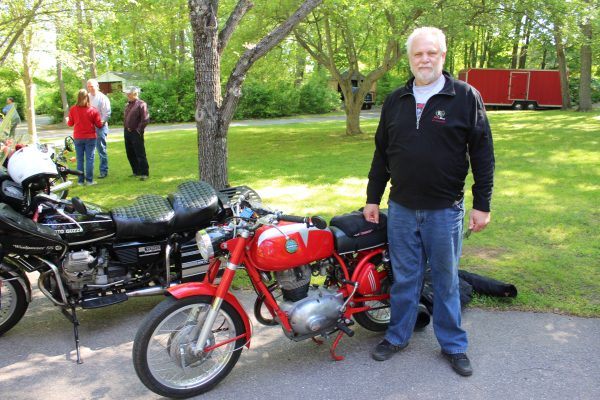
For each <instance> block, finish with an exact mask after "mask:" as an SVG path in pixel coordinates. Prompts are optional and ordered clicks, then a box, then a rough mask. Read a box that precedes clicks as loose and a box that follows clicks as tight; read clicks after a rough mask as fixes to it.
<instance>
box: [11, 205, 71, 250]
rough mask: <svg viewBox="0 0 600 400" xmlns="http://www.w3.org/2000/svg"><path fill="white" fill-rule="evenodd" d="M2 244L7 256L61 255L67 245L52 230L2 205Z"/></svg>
mask: <svg viewBox="0 0 600 400" xmlns="http://www.w3.org/2000/svg"><path fill="white" fill-rule="evenodd" d="M0 243H1V244H2V248H3V250H4V253H5V254H9V253H17V254H38V255H46V254H48V253H54V254H61V253H62V252H63V251H64V250H65V248H66V243H65V242H64V241H63V240H62V239H61V237H60V236H59V235H58V234H57V233H56V232H54V231H53V230H52V229H50V228H48V227H47V226H44V225H42V224H38V223H36V222H33V221H32V220H31V219H29V218H26V217H24V216H22V215H21V214H19V213H17V212H16V211H14V210H13V209H12V208H11V207H10V206H9V205H7V204H4V203H2V204H0Z"/></svg>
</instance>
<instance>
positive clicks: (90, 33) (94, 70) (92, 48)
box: [86, 7, 98, 79]
mask: <svg viewBox="0 0 600 400" xmlns="http://www.w3.org/2000/svg"><path fill="white" fill-rule="evenodd" d="M91 14H92V11H91V10H90V9H89V8H88V7H86V21H87V35H86V37H89V39H90V40H89V43H88V48H89V52H90V78H94V79H96V78H97V77H98V65H97V59H96V42H94V24H93V23H92V15H91Z"/></svg>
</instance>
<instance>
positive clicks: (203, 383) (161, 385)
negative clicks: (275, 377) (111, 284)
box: [133, 296, 246, 398]
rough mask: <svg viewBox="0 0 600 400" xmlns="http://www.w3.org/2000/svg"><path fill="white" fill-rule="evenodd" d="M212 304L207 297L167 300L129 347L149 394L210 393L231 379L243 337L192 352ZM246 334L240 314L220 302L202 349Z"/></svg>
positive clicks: (145, 322)
mask: <svg viewBox="0 0 600 400" xmlns="http://www.w3.org/2000/svg"><path fill="white" fill-rule="evenodd" d="M212 300H213V298H212V297H209V296H193V297H188V298H185V299H182V300H177V299H175V298H173V297H169V298H167V299H166V300H164V301H163V302H161V303H160V304H159V305H157V306H156V307H155V308H154V309H153V310H152V311H151V312H150V314H148V316H147V317H146V319H145V320H144V322H143V323H142V325H141V326H140V328H139V329H138V332H137V334H136V336H135V340H134V342H133V364H134V367H135V372H136V373H137V375H138V377H139V378H140V380H141V381H142V383H143V384H144V385H146V387H147V388H148V389H150V390H152V391H153V392H155V393H157V394H159V395H161V396H165V397H172V398H187V397H192V396H196V395H199V394H201V393H204V392H206V391H208V390H210V389H212V388H213V387H214V386H215V385H216V384H217V383H219V382H220V381H221V380H223V378H225V377H226V376H227V374H229V372H230V371H231V369H232V368H233V366H234V365H235V363H236V362H237V360H238V359H239V357H240V353H241V351H242V347H243V346H244V344H245V343H246V339H245V336H242V337H240V338H238V339H236V340H233V341H231V342H229V343H227V344H224V345H222V346H219V347H216V348H214V349H213V350H210V351H208V352H200V353H199V354H196V353H195V351H194V350H195V348H196V342H197V339H198V335H199V334H200V331H201V329H202V326H203V323H204V321H205V318H206V316H207V313H208V312H209V310H210V309H211V308H212V307H211V306H212ZM199 321H201V322H200V323H199ZM245 333H246V332H245V327H244V323H243V320H242V317H241V316H240V314H239V313H238V312H237V311H236V310H235V309H234V308H233V307H232V306H231V305H229V304H228V303H222V305H221V309H220V310H219V313H218V315H217V318H216V320H215V322H214V323H213V325H212V328H211V332H210V334H209V336H208V338H207V342H206V345H207V346H213V345H215V344H219V343H223V342H226V341H227V340H232V339H233V338H235V337H238V336H240V335H242V334H245Z"/></svg>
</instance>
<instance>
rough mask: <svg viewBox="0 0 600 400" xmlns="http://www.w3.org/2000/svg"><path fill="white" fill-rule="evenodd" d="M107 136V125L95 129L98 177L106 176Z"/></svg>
mask: <svg viewBox="0 0 600 400" xmlns="http://www.w3.org/2000/svg"><path fill="white" fill-rule="evenodd" d="M107 136H108V123H106V124H104V126H103V127H102V128H96V150H98V157H99V158H100V175H108V155H107V154H106V137H107Z"/></svg>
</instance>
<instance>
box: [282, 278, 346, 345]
mask: <svg viewBox="0 0 600 400" xmlns="http://www.w3.org/2000/svg"><path fill="white" fill-rule="evenodd" d="M343 303H344V297H343V294H342V293H339V292H338V291H337V290H328V289H325V288H322V287H319V288H314V287H311V288H310V289H309V290H308V293H307V295H306V297H304V298H303V299H302V300H299V301H295V302H294V301H289V300H287V301H284V302H283V303H282V304H280V306H281V309H282V310H283V311H284V312H285V313H287V315H288V318H289V321H290V323H291V325H292V329H293V331H294V335H295V337H293V338H292V339H298V340H301V339H303V338H305V337H311V336H316V335H318V334H320V333H323V332H326V331H328V330H330V329H331V328H333V327H334V326H335V325H336V322H337V320H338V319H339V317H340V310H341V308H342V305H343Z"/></svg>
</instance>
